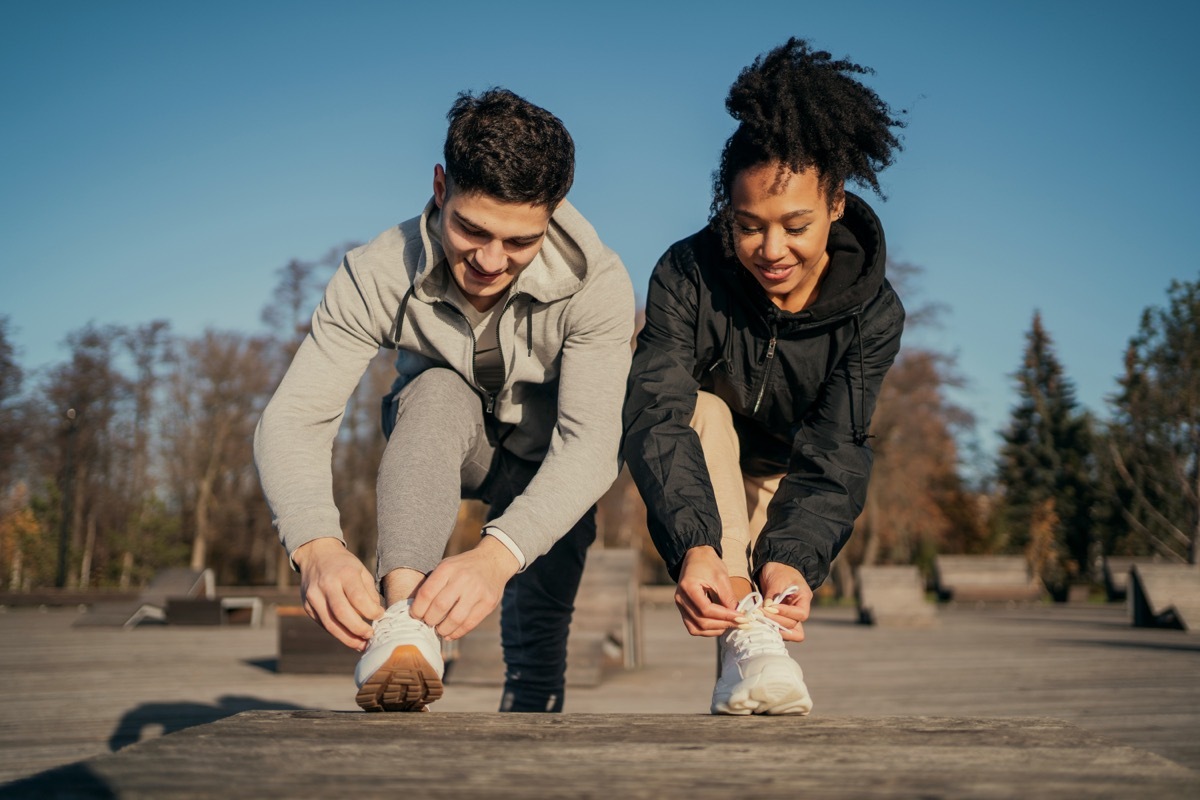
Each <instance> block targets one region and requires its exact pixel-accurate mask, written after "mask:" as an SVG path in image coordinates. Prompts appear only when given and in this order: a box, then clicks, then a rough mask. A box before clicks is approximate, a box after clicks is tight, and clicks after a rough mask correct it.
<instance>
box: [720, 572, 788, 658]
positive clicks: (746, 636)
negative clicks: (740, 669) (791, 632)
mask: <svg viewBox="0 0 1200 800" xmlns="http://www.w3.org/2000/svg"><path fill="white" fill-rule="evenodd" d="M799 591H800V587H798V586H789V587H788V588H787V589H784V590H783V591H782V592H780V593H779V594H777V595H775V596H774V597H773V598H771V602H772V603H773V604H775V605H778V604H779V603H782V602H783V601H784V600H786V599H787V598H789V597H791V596H792V595H794V594H796V593H797V592H799ZM737 610H738V613H739V614H741V615H742V616H745V617H749V620H748V621H746V622H744V623H742V624H741V625H738V626H737V628H735V629H734V630H732V631H730V633H729V636H728V638H727V643H728V644H729V645H730V646H731V647H733V649H734V655H735V656H736V657H737V658H738V659H739V660H741V659H743V658H750V657H752V656H762V655H787V654H788V651H787V647H786V646H785V645H784V643H783V637H781V636H780V633H779V632H780V631H782V630H783V626H782V625H780V624H779V623H778V622H776V621H775V620H773V619H771V618H770V617H768V616H767V614H766V612H765V611H763V596H762V594H760V593H759V592H751V593H750V594H748V595H746V596H745V597H743V598H742V602H740V603H738V606H737Z"/></svg>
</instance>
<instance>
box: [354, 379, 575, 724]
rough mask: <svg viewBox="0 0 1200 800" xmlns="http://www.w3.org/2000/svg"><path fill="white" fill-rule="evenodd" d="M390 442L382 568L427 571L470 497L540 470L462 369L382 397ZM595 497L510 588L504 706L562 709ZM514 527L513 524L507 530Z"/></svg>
mask: <svg viewBox="0 0 1200 800" xmlns="http://www.w3.org/2000/svg"><path fill="white" fill-rule="evenodd" d="M384 423H385V424H384V431H385V433H389V438H388V445H387V448H386V449H385V450H384V454H383V461H382V462H381V463H380V466H379V486H378V495H379V571H378V572H377V573H376V574H377V575H379V576H380V578H381V579H382V577H383V576H384V575H386V574H387V573H388V572H390V571H391V570H394V569H397V568H399V567H409V568H411V569H416V570H420V571H421V572H425V573H428V572H430V571H431V570H432V569H433V568H434V567H436V566H437V565H438V562H439V561H441V558H442V554H443V552H444V551H445V548H446V542H447V541H448V540H449V538H450V534H451V533H452V532H453V530H454V524H455V521H456V520H457V518H458V508H459V501H460V499H461V498H462V497H471V498H477V499H480V500H483V501H485V502H486V503H488V504H489V506H490V511H489V513H488V519H495V518H496V517H498V516H499V515H500V514H502V513H504V510H505V509H506V508H508V505H509V503H511V502H512V501H513V498H515V497H517V496H519V495H520V494H521V493H522V492H524V491H525V487H526V486H528V485H529V481H530V480H532V479H533V476H534V474H536V472H537V470H538V467H539V466H540V465H539V464H537V463H536V462H532V461H526V460H524V459H521V458H517V457H516V456H514V455H512V454H511V453H509V452H508V451H506V450H504V448H503V447H500V446H498V444H497V431H496V429H495V421H494V420H492V419H490V418H488V417H485V415H484V413H483V403H482V401H481V398H480V397H479V395H478V394H477V393H476V392H474V391H473V390H472V389H471V388H470V387H469V386H467V384H466V382H465V381H464V380H463V379H462V377H461V376H459V375H458V373H456V372H454V371H453V370H449V369H444V368H435V369H430V370H427V371H425V372H423V373H422V374H421V375H420V376H418V377H417V378H415V379H414V380H412V381H411V382H410V383H408V384H407V385H406V386H405V387H404V388H403V389H402V390H401V391H400V393H399V395H398V396H396V397H395V398H394V399H392V400H390V401H386V402H385V404H384ZM595 511H596V509H595V506H593V507H592V508H591V509H590V510H589V511H588V512H587V513H585V514H584V515H583V517H581V518H580V519H579V520H578V521H577V522H576V523H575V525H574V526H572V528H571V529H570V530H569V531H565V532H564V534H563V536H562V538H560V539H559V540H558V541H557V542H556V543H555V545H554V546H553V547H552V548H551V549H550V552H548V553H546V554H545V555H543V556H542V557H541V558H538V559H536V560H535V561H533V563H532V564H530V565H529V566H528V568H527V569H526V570H525V571H524V572H521V573H519V574H517V575H515V576H514V577H513V578H512V580H510V581H509V582H508V585H507V586H505V587H504V599H503V601H502V602H501V614H500V628H501V642H502V644H503V647H504V661H505V665H506V671H505V685H504V699H503V702H502V705H501V710H502V711H560V710H562V706H563V690H564V680H563V679H564V675H565V674H566V667H567V634H568V630H569V626H570V623H571V615H572V612H573V611H574V603H575V593H576V591H577V590H578V589H579V580H580V577H581V576H582V574H583V566H584V560H585V558H586V556H587V549H588V547H589V546H590V545H591V544H592V542H593V541H595V538H596V514H595ZM506 532H507V531H506Z"/></svg>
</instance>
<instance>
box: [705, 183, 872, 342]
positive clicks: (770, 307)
mask: <svg viewBox="0 0 1200 800" xmlns="http://www.w3.org/2000/svg"><path fill="white" fill-rule="evenodd" d="M827 249H828V252H829V269H828V271H827V272H826V274H825V277H824V278H823V280H822V283H821V292H820V295H819V296H818V298H817V302H815V303H813V304H812V305H811V306H809V307H808V308H806V309H804V310H803V311H796V312H787V311H782V310H780V309H779V308H778V307H777V306H776V305H775V304H774V303H772V302H771V301H770V299H769V298H768V297H767V296H766V293H765V292H764V291H763V290H762V287H761V286H759V284H758V282H757V281H755V280H754V277H753V276H752V275H751V274H750V273H749V271H748V270H746V269H743V268H742V266H741V264H740V263H739V262H738V260H737V258H736V257H730V258H729V259H728V264H729V268H730V273H731V275H732V276H733V280H732V281H731V283H733V284H736V287H737V288H736V290H735V291H737V292H738V293H740V294H742V295H743V296H744V297H745V298H746V300H747V301H748V302H750V303H751V304H752V305H753V306H754V307H756V308H758V309H759V310H760V311H761V312H762V313H763V315H764V316H767V317H770V318H773V319H777V320H778V321H779V322H780V323H781V324H783V325H784V326H785V327H793V326H794V327H803V328H807V327H811V326H813V325H821V324H825V323H830V322H836V321H839V320H841V319H843V318H845V317H846V316H848V315H849V314H852V313H853V312H854V311H856V310H858V309H861V308H862V307H863V306H864V305H865V304H866V303H867V302H869V301H870V300H872V299H873V298H874V297H875V296H876V295H878V294H879V290H880V288H881V287H882V286H883V279H884V271H885V264H886V262H887V247H886V244H885V242H884V237H883V225H882V224H881V223H880V221H879V217H877V216H875V212H874V211H873V210H872V209H871V207H870V206H869V205H867V203H866V201H865V200H863V199H862V198H861V197H859V196H858V195H855V194H853V193H851V192H846V211H845V214H844V215H843V217H842V219H841V220H839V221H838V222H835V223H833V225H832V226H831V227H830V229H829V245H828V248H827ZM731 288H732V287H731Z"/></svg>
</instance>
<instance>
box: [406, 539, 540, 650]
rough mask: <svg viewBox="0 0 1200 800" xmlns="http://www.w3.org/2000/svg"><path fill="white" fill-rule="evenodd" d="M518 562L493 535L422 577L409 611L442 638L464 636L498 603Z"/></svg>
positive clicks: (514, 573)
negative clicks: (423, 578) (422, 579)
mask: <svg viewBox="0 0 1200 800" xmlns="http://www.w3.org/2000/svg"><path fill="white" fill-rule="evenodd" d="M520 566H521V565H520V564H519V563H518V562H517V559H516V557H515V556H513V554H512V553H511V552H509V549H508V548H507V547H505V546H504V544H503V543H501V542H500V540H499V539H497V538H496V537H494V536H484V537H482V538H481V539H480V541H479V544H477V545H476V546H475V547H474V549H472V550H468V551H467V552H465V553H460V554H459V555H456V556H451V557H450V558H447V559H446V560H445V561H443V562H442V563H440V564H438V565H437V567H435V568H434V570H433V572H431V573H429V574H428V575H427V576H425V580H424V581H422V582H421V586H420V588H419V589H417V591H416V593H415V594H414V595H413V597H412V607H411V608H410V609H409V614H410V615H411V616H413V617H415V618H416V619H419V620H422V621H424V622H425V624H426V625H432V626H433V627H434V629H436V630H437V632H438V635H439V636H441V637H442V638H443V639H458V638H461V637H463V636H466V635H467V634H468V633H470V632H471V630H472V629H474V628H475V626H476V625H478V624H479V623H481V622H483V620H484V617H486V616H487V615H488V614H490V613H492V610H493V609H495V608H496V606H497V605H498V604H499V603H500V596H501V595H502V594H503V593H504V584H506V583H508V579H509V578H511V577H512V576H513V575H516V574H517V570H518V569H519V568H520Z"/></svg>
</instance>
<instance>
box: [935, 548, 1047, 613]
mask: <svg viewBox="0 0 1200 800" xmlns="http://www.w3.org/2000/svg"><path fill="white" fill-rule="evenodd" d="M934 570H935V572H936V574H937V588H938V596H939V597H940V598H941V599H942V600H949V601H953V602H956V603H1005V602H1017V603H1028V602H1032V601H1034V600H1038V599H1040V598H1041V597H1042V595H1043V593H1044V591H1045V590H1044V588H1043V587H1042V585H1041V582H1040V581H1038V580H1036V579H1035V578H1034V577H1033V575H1032V573H1031V572H1030V570H1029V564H1028V563H1027V562H1026V561H1025V558H1024V556H958V555H953V556H951V555H939V556H937V557H936V558H935V559H934Z"/></svg>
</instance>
